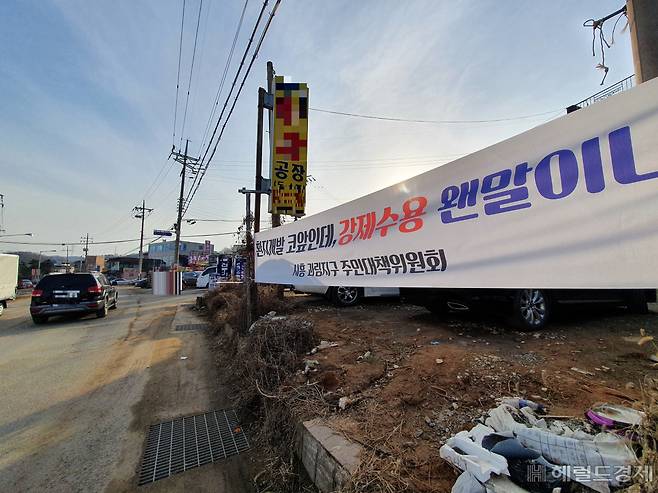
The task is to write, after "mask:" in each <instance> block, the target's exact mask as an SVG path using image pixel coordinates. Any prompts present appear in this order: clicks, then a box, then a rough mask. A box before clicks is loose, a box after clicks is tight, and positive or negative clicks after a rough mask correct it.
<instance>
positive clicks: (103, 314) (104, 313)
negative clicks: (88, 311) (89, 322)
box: [96, 300, 109, 318]
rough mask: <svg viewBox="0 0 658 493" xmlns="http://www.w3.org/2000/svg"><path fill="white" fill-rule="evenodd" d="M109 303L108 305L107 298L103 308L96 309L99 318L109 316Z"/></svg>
mask: <svg viewBox="0 0 658 493" xmlns="http://www.w3.org/2000/svg"><path fill="white" fill-rule="evenodd" d="M107 305H108V303H107V300H105V303H103V308H101V309H100V310H96V317H97V318H105V317H107V311H108V310H109V307H108V306H107Z"/></svg>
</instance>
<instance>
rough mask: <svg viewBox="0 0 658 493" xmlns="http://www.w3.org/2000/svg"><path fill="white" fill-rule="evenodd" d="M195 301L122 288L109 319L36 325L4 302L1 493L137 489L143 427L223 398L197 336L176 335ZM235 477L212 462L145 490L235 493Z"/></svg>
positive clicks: (22, 306)
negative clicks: (180, 314)
mask: <svg viewBox="0 0 658 493" xmlns="http://www.w3.org/2000/svg"><path fill="white" fill-rule="evenodd" d="M196 294H198V293H187V294H184V295H183V296H181V297H178V298H165V297H154V296H152V295H151V294H149V293H148V292H146V291H143V290H138V289H136V288H132V287H126V288H121V289H120V297H119V308H118V309H117V310H112V311H110V314H109V315H108V317H106V318H104V319H96V318H95V317H93V316H90V317H84V318H73V319H67V320H65V319H61V318H55V319H52V320H51V321H49V322H48V323H47V324H45V325H39V326H36V325H34V324H33V323H32V321H31V319H30V317H29V314H28V304H29V298H19V299H18V300H16V301H15V302H13V303H10V304H9V307H8V309H7V310H6V311H5V313H4V315H3V316H2V317H0V347H1V348H2V349H1V350H0V375H1V377H0V492H5V491H7V492H9V491H11V492H23V491H24V492H28V491H29V492H32V491H49V492H53V491H54V492H57V491H62V492H70V491H80V492H82V491H84V492H96V491H132V490H135V489H136V486H135V475H136V472H137V470H138V467H139V461H140V459H141V455H142V449H143V443H144V436H145V432H146V429H147V428H148V425H149V424H151V423H154V422H158V421H159V420H163V419H170V418H172V417H175V416H180V415H183V414H186V413H194V412H203V411H205V410H207V408H208V407H215V406H217V405H218V404H217V401H218V399H219V400H221V399H220V397H221V396H219V397H218V396H217V395H214V394H213V391H215V390H217V389H216V385H215V382H216V380H214V377H213V374H212V366H213V365H212V358H211V356H210V355H209V354H208V350H207V344H205V342H204V337H203V334H181V333H175V332H173V331H172V330H171V324H172V320H173V318H174V316H175V314H176V310H177V305H178V304H180V303H181V302H192V301H193V300H194V296H195V295H196ZM181 354H185V355H186V356H188V358H186V359H185V361H183V360H181V358H180V356H181ZM163 388H165V389H167V388H170V389H171V388H173V390H177V391H176V392H162V389H163ZM220 404H221V403H220ZM202 469H203V471H201V470H202ZM240 474H241V472H240V471H239V468H236V467H233V468H231V467H229V468H228V469H227V468H226V467H224V469H222V468H221V467H219V468H218V467H217V464H212V465H210V466H204V467H203V468H199V471H198V472H194V471H190V472H188V473H184V474H181V475H179V476H186V475H187V477H186V478H183V479H177V478H176V479H174V478H171V479H168V480H163V481H159V482H157V483H155V484H154V485H152V486H151V487H147V488H148V489H151V488H153V489H157V490H159V491H162V490H166V491H174V490H178V489H183V488H185V489H189V487H190V486H194V487H193V488H191V489H193V490H197V491H210V490H212V491H242V487H241V484H242V480H241V478H240ZM189 478H192V480H193V483H190V484H187V483H186V481H188V482H189V481H190V479H189ZM231 483H235V484H234V485H233V486H231ZM204 485H205V486H204ZM211 485H214V486H212V487H211ZM229 486H231V487H230V488H229ZM186 487H187V488H186ZM141 490H144V487H142V488H141Z"/></svg>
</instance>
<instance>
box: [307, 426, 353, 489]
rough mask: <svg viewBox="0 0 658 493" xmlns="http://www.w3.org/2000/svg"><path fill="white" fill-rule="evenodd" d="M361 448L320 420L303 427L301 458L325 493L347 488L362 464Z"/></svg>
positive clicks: (319, 487) (315, 482) (312, 477)
mask: <svg viewBox="0 0 658 493" xmlns="http://www.w3.org/2000/svg"><path fill="white" fill-rule="evenodd" d="M362 452H363V447H361V445H359V444H357V443H354V442H350V441H349V440H347V439H346V438H345V437H344V436H343V435H341V434H339V433H336V432H335V431H334V430H332V429H331V428H330V427H328V426H327V425H326V424H324V422H323V421H322V420H320V419H313V420H310V421H305V422H303V423H301V424H300V425H299V433H298V436H297V455H298V456H299V458H300V459H301V461H302V464H304V468H305V469H306V472H307V473H308V475H309V476H310V477H311V479H312V480H313V483H314V484H315V486H316V487H317V488H318V489H319V490H320V491H321V492H322V493H330V492H332V491H337V490H339V489H340V488H341V487H342V486H344V485H346V484H347V483H348V481H349V479H350V477H351V476H352V474H354V473H355V472H356V470H357V468H358V466H359V464H360V462H361V453H362Z"/></svg>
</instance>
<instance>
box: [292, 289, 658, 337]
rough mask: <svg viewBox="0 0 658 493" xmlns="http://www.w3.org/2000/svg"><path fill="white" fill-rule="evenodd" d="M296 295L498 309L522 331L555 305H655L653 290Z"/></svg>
mask: <svg viewBox="0 0 658 493" xmlns="http://www.w3.org/2000/svg"><path fill="white" fill-rule="evenodd" d="M294 288H295V291H298V292H305V293H316V294H321V295H324V296H326V297H327V298H329V299H330V300H331V301H332V302H333V303H334V304H336V305H338V306H352V305H355V304H357V303H358V302H359V301H361V300H362V299H363V298H369V297H381V296H403V297H404V298H405V299H406V300H407V301H409V302H411V303H414V304H418V305H421V306H424V307H426V308H427V309H428V310H429V311H431V312H432V313H436V314H444V313H446V312H448V311H450V310H453V311H466V310H471V309H474V308H484V309H493V310H496V311H501V309H502V310H503V311H504V313H506V314H507V315H509V317H510V321H511V322H512V323H513V324H514V325H516V326H517V327H519V328H521V329H523V330H538V329H541V328H543V327H545V326H546V324H547V323H548V322H549V321H550V319H551V316H552V314H553V310H554V309H555V308H556V307H557V306H558V305H568V304H590V303H601V304H608V305H620V306H626V307H627V308H628V309H629V310H630V311H631V312H633V313H646V312H647V302H655V301H656V290H654V289H440V288H403V289H398V288H368V287H366V288H357V287H351V286H295V287H294Z"/></svg>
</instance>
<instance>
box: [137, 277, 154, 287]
mask: <svg viewBox="0 0 658 493" xmlns="http://www.w3.org/2000/svg"><path fill="white" fill-rule="evenodd" d="M135 287H136V288H144V289H146V288H150V287H151V282H150V281H149V278H148V277H145V278H144V279H138V280H136V281H135Z"/></svg>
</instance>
